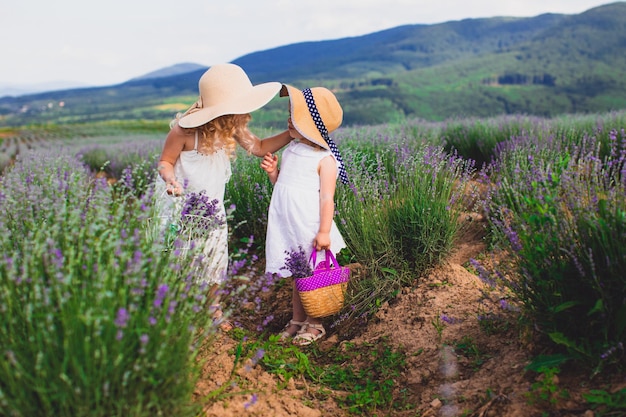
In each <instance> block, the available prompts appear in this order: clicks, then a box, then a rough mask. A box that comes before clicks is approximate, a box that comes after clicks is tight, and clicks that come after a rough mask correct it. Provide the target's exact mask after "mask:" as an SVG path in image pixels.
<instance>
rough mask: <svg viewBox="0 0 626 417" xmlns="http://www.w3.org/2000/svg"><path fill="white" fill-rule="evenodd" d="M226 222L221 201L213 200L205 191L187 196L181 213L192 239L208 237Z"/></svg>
mask: <svg viewBox="0 0 626 417" xmlns="http://www.w3.org/2000/svg"><path fill="white" fill-rule="evenodd" d="M225 222H226V219H225V218H224V216H223V215H222V214H221V210H220V202H219V200H217V199H213V200H211V199H210V198H209V196H207V195H206V193H205V191H201V192H199V193H189V194H188V195H187V198H186V200H185V202H184V204H183V208H182V211H181V223H182V226H183V229H184V230H186V231H187V232H188V233H190V234H191V236H192V238H194V239H195V238H200V237H203V236H206V235H207V234H208V233H210V232H211V231H213V230H215V228H217V227H219V226H222V225H223V224H224V223H225Z"/></svg>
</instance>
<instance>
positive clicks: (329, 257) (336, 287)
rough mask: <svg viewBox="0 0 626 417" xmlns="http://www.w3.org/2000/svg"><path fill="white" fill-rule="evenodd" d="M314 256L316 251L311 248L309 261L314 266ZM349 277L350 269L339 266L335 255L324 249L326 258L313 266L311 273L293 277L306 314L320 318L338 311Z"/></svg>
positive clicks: (342, 301) (315, 256)
mask: <svg viewBox="0 0 626 417" xmlns="http://www.w3.org/2000/svg"><path fill="white" fill-rule="evenodd" d="M316 258H317V251H315V250H313V252H312V253H311V258H310V259H309V263H310V264H312V265H313V266H315V263H316V260H317V259H316ZM331 261H332V264H331ZM349 279H350V269H349V268H347V267H344V266H340V265H339V263H338V262H337V259H336V258H335V255H333V253H332V252H331V251H330V250H326V260H325V261H322V262H320V263H319V264H318V265H317V267H315V269H314V270H313V275H311V276H309V277H305V278H296V279H295V283H296V289H297V290H298V294H300V299H301V300H302V305H303V306H304V311H305V312H306V314H307V315H308V316H309V317H314V318H321V317H327V316H332V315H333V314H336V313H338V312H339V311H340V310H341V308H342V307H343V303H344V300H345V291H346V287H347V286H348V280H349Z"/></svg>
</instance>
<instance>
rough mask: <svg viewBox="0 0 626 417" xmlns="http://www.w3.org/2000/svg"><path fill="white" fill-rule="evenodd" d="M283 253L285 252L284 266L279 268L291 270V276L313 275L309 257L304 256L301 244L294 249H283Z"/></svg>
mask: <svg viewBox="0 0 626 417" xmlns="http://www.w3.org/2000/svg"><path fill="white" fill-rule="evenodd" d="M285 253H286V254H287V256H286V257H285V266H283V267H282V268H280V269H284V270H287V271H289V272H291V276H292V277H293V278H305V277H310V276H311V275H313V270H312V269H311V265H310V263H309V258H308V257H307V256H306V253H305V252H304V249H302V246H298V249H296V250H292V251H285Z"/></svg>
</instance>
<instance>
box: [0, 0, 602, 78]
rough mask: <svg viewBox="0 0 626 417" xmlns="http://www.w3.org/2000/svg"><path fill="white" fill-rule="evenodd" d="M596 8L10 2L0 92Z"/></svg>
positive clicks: (484, 0)
mask: <svg viewBox="0 0 626 417" xmlns="http://www.w3.org/2000/svg"><path fill="white" fill-rule="evenodd" d="M608 3H612V1H610V0H609V1H594V0H499V1H496V0H439V1H436V2H435V1H432V0H316V1H300V0H229V1H227V0H222V1H214V0H178V1H174V0H168V1H165V0H106V1H89V0H2V2H1V3H0V57H2V58H1V60H0V85H15V86H20V85H32V84H37V83H44V82H56V81H71V82H74V83H80V84H83V85H89V86H98V85H111V84H117V83H121V82H124V81H126V80H128V79H130V78H133V77H137V76H140V75H143V74H146V73H148V72H151V71H154V70H157V69H160V68H163V67H167V66H170V65H174V64H178V63H183V62H193V63H197V64H202V65H206V66H210V65H212V64H216V63H220V62H229V61H232V60H234V59H236V58H238V57H240V56H242V55H245V54H248V53H251V52H257V51H262V50H265V49H270V48H274V47H277V46H283V45H288V44H292V43H296V42H302V41H317V40H327V39H338V38H344V37H350V36H359V35H364V34H368V33H373V32H377V31H379V30H383V29H389V28H392V27H396V26H400V25H404V24H434V23H442V22H447V21H451V20H461V19H465V18H480V17H494V16H518V17H530V16H537V15H539V14H542V13H564V14H578V13H581V12H584V11H586V10H588V9H590V8H593V7H596V6H599V5H602V4H608Z"/></svg>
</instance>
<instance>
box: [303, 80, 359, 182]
mask: <svg viewBox="0 0 626 417" xmlns="http://www.w3.org/2000/svg"><path fill="white" fill-rule="evenodd" d="M302 94H304V99H305V100H306V104H307V106H308V107H309V113H311V117H312V118H313V121H314V122H315V126H317V130H319V132H320V134H321V135H322V137H323V138H324V140H325V141H326V143H328V147H329V148H330V151H331V152H332V153H333V155H335V158H337V161H338V162H339V178H340V179H341V182H342V183H344V184H348V182H349V181H348V174H347V173H346V168H345V166H344V163H343V158H342V157H341V154H340V153H339V149H338V148H337V145H336V144H335V141H334V140H332V139H331V138H330V136H329V135H328V129H326V125H324V121H323V120H322V117H321V116H320V113H319V111H317V106H316V105H315V100H314V99H313V93H312V92H311V89H310V88H305V89H304V90H302Z"/></svg>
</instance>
